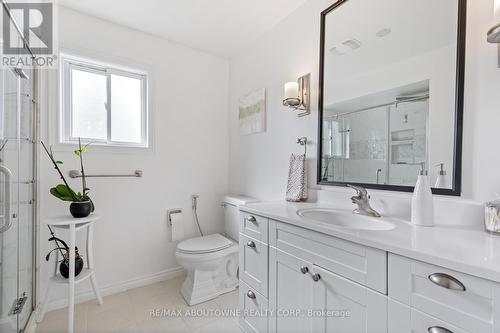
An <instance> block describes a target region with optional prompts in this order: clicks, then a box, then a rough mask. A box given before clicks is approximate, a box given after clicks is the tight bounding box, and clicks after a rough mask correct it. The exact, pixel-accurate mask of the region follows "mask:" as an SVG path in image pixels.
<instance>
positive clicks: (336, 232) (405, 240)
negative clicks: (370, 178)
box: [240, 202, 500, 282]
mask: <svg viewBox="0 0 500 333" xmlns="http://www.w3.org/2000/svg"><path fill="white" fill-rule="evenodd" d="M304 208H331V209H337V210H341V209H338V208H336V207H333V206H331V205H327V204H324V203H288V202H262V203H253V204H248V205H245V206H242V207H241V208H240V209H241V210H242V211H245V212H248V213H252V214H256V215H261V216H265V217H268V218H271V219H273V220H277V221H281V222H285V223H289V224H293V225H296V226H299V227H302V228H306V229H310V230H314V231H318V232H321V233H324V234H328V235H331V236H335V237H338V238H342V239H345V240H348V241H352V242H355V243H358V244H362V245H366V246H370V247H374V248H377V249H381V250H384V251H388V252H392V253H395V254H398V255H402V256H405V257H409V258H413V259H416V260H421V261H425V262H428V263H431V264H435V265H439V266H443V267H445V268H449V269H453V270H456V271H460V272H463V273H467V274H471V275H474V276H479V277H482V278H485V279H489V280H493V281H496V282H500V236H498V235H492V234H489V233H486V232H485V231H483V230H477V228H476V229H473V228H468V227H453V226H434V227H418V226H413V225H411V224H410V223H409V222H407V221H404V220H401V219H396V218H391V217H387V216H384V217H383V219H384V220H386V221H389V222H391V223H393V224H394V225H395V226H396V227H395V228H394V229H392V230H383V231H375V230H354V229H347V228H343V227H337V226H334V225H327V224H326V223H323V222H318V221H314V220H311V219H307V218H304V217H301V216H299V215H297V210H299V209H304Z"/></svg>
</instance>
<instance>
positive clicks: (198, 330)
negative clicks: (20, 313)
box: [36, 277, 240, 333]
mask: <svg viewBox="0 0 500 333" xmlns="http://www.w3.org/2000/svg"><path fill="white" fill-rule="evenodd" d="M182 281H184V277H178V278H175V279H172V280H168V281H163V282H159V283H155V284H152V285H149V286H145V287H141V288H136V289H130V290H127V291H125V292H122V293H119V294H115V295H111V296H107V297H104V304H103V305H98V304H97V302H96V301H88V302H85V303H81V304H78V305H76V307H75V333H156V332H158V333H159V332H161V333H170V332H172V333H177V332H179V333H212V332H213V333H239V332H240V329H239V327H238V322H237V318H235V317H231V316H227V317H216V316H210V315H209V313H210V312H211V311H213V310H226V309H228V310H229V309H230V310H233V309H237V308H238V291H237V290H236V291H233V292H231V293H228V294H225V295H222V296H220V297H219V298H217V299H215V300H211V301H209V302H206V303H203V304H199V305H196V306H194V307H188V306H187V304H186V302H185V301H184V299H183V298H182V296H181V294H180V291H179V290H180V287H181V284H182ZM151 310H160V311H159V312H161V311H163V315H159V316H155V315H152V313H151ZM175 310H180V313H181V315H179V316H176V315H174V314H175ZM186 311H189V315H187V316H186ZM217 312H219V313H220V312H221V311H217ZM199 315H200V316H199ZM66 316H67V312H66V309H61V310H56V311H52V312H48V313H47V314H46V315H45V318H44V320H43V322H41V323H40V324H38V327H37V330H36V333H65V332H66V318H67V317H66Z"/></svg>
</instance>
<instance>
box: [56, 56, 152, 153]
mask: <svg viewBox="0 0 500 333" xmlns="http://www.w3.org/2000/svg"><path fill="white" fill-rule="evenodd" d="M73 69H78V70H80V71H85V72H89V73H94V74H101V75H103V76H106V82H107V83H106V89H107V102H106V111H107V138H106V139H105V140H99V139H95V138H84V137H82V138H81V139H82V141H84V142H92V144H93V145H99V146H110V147H132V148H149V124H148V123H149V108H148V73H147V72H145V71H140V70H134V69H129V68H124V67H119V66H115V65H109V64H104V63H101V62H99V61H94V60H90V59H83V58H79V57H74V56H69V55H61V71H60V72H61V78H60V80H61V81H60V82H61V84H60V88H59V90H60V96H61V98H60V99H61V101H60V118H59V119H60V121H59V129H60V131H59V132H60V136H59V142H60V143H63V144H77V143H78V137H75V136H74V135H73V133H72V116H73V110H72V97H73V95H72V70H73ZM113 74H114V75H120V76H124V77H129V78H134V79H138V80H140V81H141V142H140V143H137V142H123V141H113V140H111V124H112V117H111V111H112V105H111V75H113Z"/></svg>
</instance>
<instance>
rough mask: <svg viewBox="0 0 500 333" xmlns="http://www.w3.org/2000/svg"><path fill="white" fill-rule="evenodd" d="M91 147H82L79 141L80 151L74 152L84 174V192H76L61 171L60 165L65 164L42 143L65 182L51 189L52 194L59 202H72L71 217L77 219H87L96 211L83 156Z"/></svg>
mask: <svg viewBox="0 0 500 333" xmlns="http://www.w3.org/2000/svg"><path fill="white" fill-rule="evenodd" d="M89 145H90V144H86V145H84V146H82V143H81V140H80V139H78V149H77V150H75V151H74V154H75V155H76V156H77V157H78V158H79V159H80V171H81V174H82V175H81V178H82V191H81V192H76V191H74V190H73V189H72V188H71V187H70V186H69V184H68V182H67V181H66V178H65V177H64V175H63V173H62V171H61V169H60V165H62V164H63V162H62V161H60V160H58V159H56V158H55V157H54V153H53V152H52V147H50V149H47V147H46V146H45V144H44V143H43V142H42V146H43V149H44V150H45V152H46V153H47V156H48V157H49V158H50V160H51V162H52V164H53V165H54V169H56V171H57V172H58V173H59V176H60V177H61V180H62V181H63V184H59V185H56V186H55V187H52V188H51V189H50V194H52V195H53V196H55V197H56V198H58V199H59V200H62V201H69V202H71V205H70V206H69V211H70V213H71V215H73V217H76V218H80V217H87V216H89V215H90V213H92V212H94V210H95V206H94V203H93V202H92V199H91V198H90V196H89V192H90V189H89V188H88V187H87V180H86V177H85V168H84V166H83V155H84V153H86V152H87V149H88V146H89Z"/></svg>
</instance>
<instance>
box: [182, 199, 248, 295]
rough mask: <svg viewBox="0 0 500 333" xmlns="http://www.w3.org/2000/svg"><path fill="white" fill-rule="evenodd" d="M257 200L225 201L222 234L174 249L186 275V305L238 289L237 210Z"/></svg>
mask: <svg viewBox="0 0 500 333" xmlns="http://www.w3.org/2000/svg"><path fill="white" fill-rule="evenodd" d="M251 202H257V200H256V199H253V198H249V197H245V196H239V195H228V196H225V197H224V200H223V202H222V207H223V208H224V227H225V233H224V235H221V234H212V235H205V236H203V237H195V238H191V239H187V240H184V241H182V242H180V243H179V244H178V245H177V250H176V252H175V258H176V259H177V262H178V263H179V265H181V266H182V267H183V268H184V269H185V270H186V271H187V277H186V279H185V280H184V283H183V284H182V288H181V294H182V296H183V297H184V299H185V300H186V302H187V303H188V304H189V305H196V304H199V303H202V302H206V301H208V300H210V299H213V298H216V297H218V296H219V295H221V294H224V293H227V292H230V291H232V290H234V289H236V288H237V287H238V229H239V216H240V214H239V207H240V206H241V205H245V204H248V203H251Z"/></svg>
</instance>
